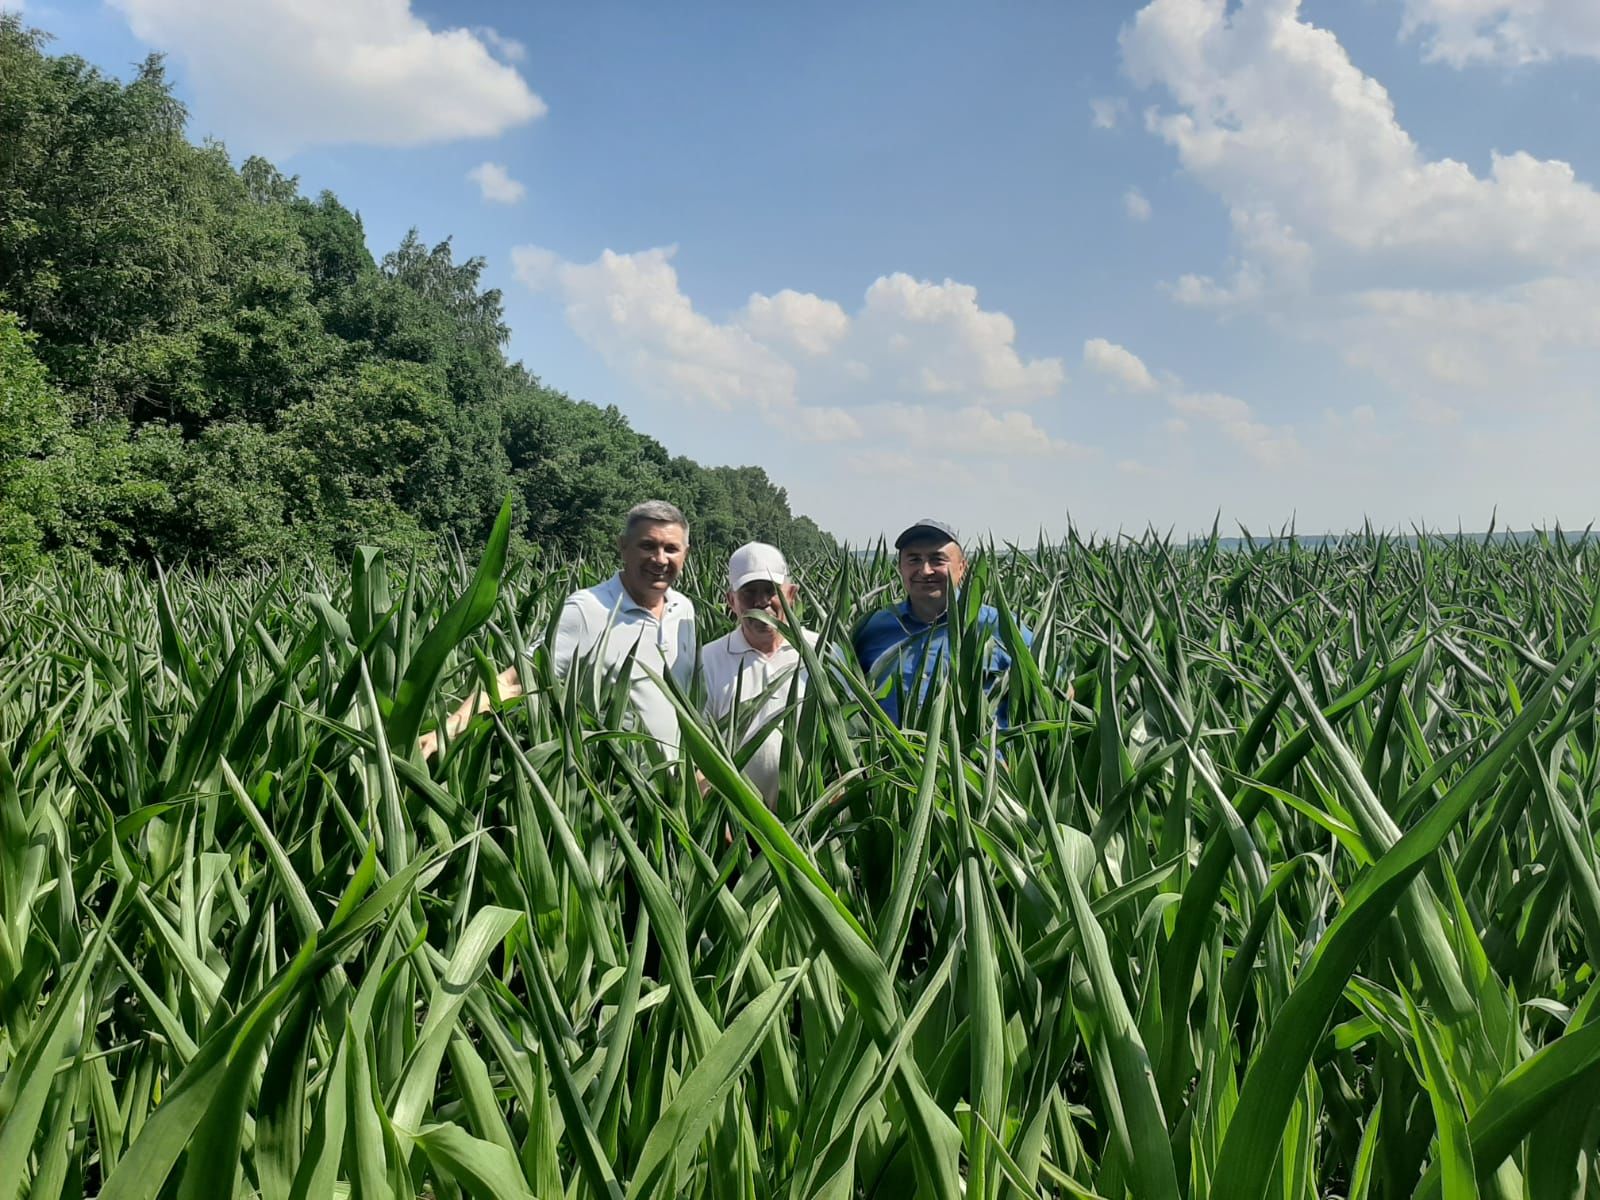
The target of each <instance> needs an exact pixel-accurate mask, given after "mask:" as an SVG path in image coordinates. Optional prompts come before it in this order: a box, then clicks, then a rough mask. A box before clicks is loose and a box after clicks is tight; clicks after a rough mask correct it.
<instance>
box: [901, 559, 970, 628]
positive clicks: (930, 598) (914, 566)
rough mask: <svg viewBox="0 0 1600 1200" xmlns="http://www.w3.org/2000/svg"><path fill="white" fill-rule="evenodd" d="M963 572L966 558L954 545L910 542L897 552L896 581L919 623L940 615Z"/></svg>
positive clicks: (958, 583)
mask: <svg viewBox="0 0 1600 1200" xmlns="http://www.w3.org/2000/svg"><path fill="white" fill-rule="evenodd" d="M966 569H967V557H966V555H964V554H963V553H962V552H961V547H960V546H958V545H956V544H955V543H954V542H938V541H934V540H931V539H930V540H928V541H925V542H911V543H909V544H908V545H907V546H905V547H904V548H903V549H902V550H901V551H900V581H901V582H902V583H904V584H905V585H906V599H907V600H909V601H910V602H911V611H912V612H913V613H915V614H916V615H917V617H918V619H919V620H923V621H931V620H933V619H934V618H936V617H938V616H939V615H940V614H941V613H943V612H944V610H945V606H946V605H947V604H949V603H950V592H951V590H952V589H953V588H955V587H957V586H959V585H960V583H961V576H962V575H963V574H964V573H965V572H966Z"/></svg>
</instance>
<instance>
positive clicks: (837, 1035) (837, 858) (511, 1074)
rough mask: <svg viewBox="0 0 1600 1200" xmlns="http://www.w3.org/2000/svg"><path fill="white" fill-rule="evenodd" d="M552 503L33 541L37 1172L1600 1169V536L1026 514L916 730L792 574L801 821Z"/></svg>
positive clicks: (4, 694) (1345, 1180)
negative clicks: (250, 565)
mask: <svg viewBox="0 0 1600 1200" xmlns="http://www.w3.org/2000/svg"><path fill="white" fill-rule="evenodd" d="M507 527H508V520H507V518H505V517H503V518H502V520H501V522H500V524H499V525H498V526H497V528H496V532H495V535H494V537H493V538H492V539H491V540H490V543H489V545H488V547H487V549H486V550H485V552H484V554H483V556H482V559H481V561H480V562H479V563H478V564H477V565H476V567H475V568H474V567H469V565H468V564H467V563H466V562H464V561H463V560H462V559H461V558H460V557H459V556H449V557H446V558H443V559H441V560H440V561H439V562H437V563H430V564H390V563H387V562H385V561H384V559H383V556H382V555H381V554H379V553H377V552H375V551H364V552H361V553H360V554H358V555H357V557H356V559H355V561H354V562H353V563H351V564H350V565H349V569H348V571H344V572H329V571H328V570H326V569H324V568H322V567H320V566H318V565H316V564H312V563H307V564H304V565H302V566H299V567H293V566H288V567H283V568H280V569H276V570H272V571H267V570H262V571H260V572H258V573H255V574H246V575H207V574H202V573H196V572H192V571H188V570H173V571H171V572H167V573H160V572H157V573H155V574H153V575H151V576H148V577H147V576H143V575H137V574H124V573H115V572H108V571H104V570H101V569H98V568H95V567H93V566H92V565H89V564H86V563H81V562H77V561H71V560H62V561H60V562H57V563H56V564H54V565H52V566H50V567H49V568H47V569H46V570H45V572H44V573H42V574H39V575H34V576H16V577H0V1200H11V1198H12V1197H23V1196H25V1197H28V1198H30V1200H54V1198H55V1197H61V1196H68V1197H77V1196H93V1195H99V1196H104V1197H108V1198H112V1200H128V1198H139V1197H143V1198H154V1197H167V1196H176V1197H185V1198H188V1197H193V1198H197V1200H199V1198H204V1200H213V1198H216V1197H235V1196H237V1197H244V1196H249V1197H256V1196H259V1197H262V1198H264V1200H289V1198H291V1197H294V1198H301V1197H304V1198H322V1197H327V1196H333V1195H349V1196H353V1197H360V1198H363V1200H364V1198H368V1197H415V1196H433V1197H457V1196H472V1197H494V1198H496V1200H501V1198H511V1197H517V1198H524V1197H539V1198H548V1200H555V1198H558V1197H573V1198H578V1197H583V1198H589V1197H594V1198H601V1197H604V1198H608V1200H617V1198H621V1197H629V1198H631V1197H646V1196H650V1197H668V1196H692V1197H740V1198H751V1200H754V1198H761V1200H765V1198H768V1197H773V1198H779V1197H781V1198H785V1200H802V1198H810V1197H852V1196H873V1197H906V1196H930V1197H942V1198H950V1200H953V1198H955V1197H960V1196H968V1197H974V1198H977V1197H983V1198H990V1197H1022V1196H1049V1197H1072V1198H1075V1200H1083V1198H1087V1197H1104V1198H1106V1200H1120V1198H1122V1197H1139V1198H1146V1197H1148V1198H1152V1200H1176V1198H1178V1197H1183V1198H1187V1200H1206V1198H1208V1197H1214V1198H1216V1200H1259V1198H1262V1197H1267V1196H1271V1197H1274V1198H1279V1197H1281V1198H1284V1200H1310V1198H1313V1197H1323V1196H1339V1197H1352V1198H1356V1197H1371V1198H1378V1197H1384V1198H1398V1197H1413V1196H1414V1197H1441V1198H1446V1200H1456V1198H1458V1197H1473V1196H1482V1197H1498V1198H1501V1200H1512V1198H1520V1197H1527V1198H1530V1200H1565V1198H1569V1197H1581V1196H1584V1195H1585V1194H1588V1195H1594V1194H1596V1192H1595V1189H1596V1188H1600V1168H1597V1165H1596V1151H1597V1148H1600V1145H1597V1144H1600V1014H1597V1013H1596V1006H1597V1004H1600V1001H1597V999H1596V997H1597V995H1600V992H1597V989H1596V987H1595V971H1596V968H1597V967H1600V872H1597V857H1596V836H1597V827H1600V801H1597V796H1600V791H1597V785H1600V756H1597V750H1596V741H1597V734H1600V728H1597V714H1596V672H1597V669H1600V651H1597V649H1596V646H1595V636H1596V631H1597V630H1600V587H1597V585H1596V582H1595V576H1594V567H1595V550H1594V547H1593V546H1592V545H1590V544H1589V543H1588V541H1587V540H1586V539H1585V540H1574V539H1570V538H1566V537H1559V536H1558V537H1541V538H1538V539H1533V540H1524V541H1481V542H1480V541H1469V540H1466V539H1461V538H1430V537H1417V538H1409V539H1401V538H1398V537H1394V536H1390V535H1383V534H1375V533H1371V532H1368V533H1364V534H1362V535H1361V536H1357V537H1350V538H1346V539H1343V540H1341V541H1338V542H1333V543H1327V544H1318V545H1314V546H1310V545H1301V544H1298V543H1296V542H1294V541H1293V540H1292V539H1290V540H1276V541H1272V542H1269V543H1263V544H1254V543H1249V542H1246V543H1245V544H1244V545H1243V546H1242V547H1241V548H1239V549H1232V548H1229V547H1227V546H1224V545H1223V544H1222V543H1221V542H1220V540H1219V539H1218V538H1217V537H1216V535H1215V534H1213V536H1212V537H1211V538H1210V539H1209V540H1205V541H1201V542H1198V543H1194V544H1175V543H1173V542H1171V541H1169V540H1165V539H1162V538H1159V537H1156V536H1154V535H1151V536H1146V537H1144V538H1143V539H1137V540H1125V539H1121V540H1116V541H1097V540H1087V541H1085V540H1081V539H1078V538H1076V537H1069V538H1068V539H1067V540H1066V541H1065V542H1062V543H1060V544H1056V545H1046V546H1043V547H1040V548H1039V549H1037V550H1034V551H1030V552H1028V553H1022V552H1018V551H1016V550H1014V549H1010V548H1001V549H996V548H993V547H990V548H989V549H988V550H987V551H986V552H984V553H982V554H979V555H978V556H977V557H976V564H975V567H974V570H973V572H972V574H971V576H970V578H969V580H968V581H967V584H966V586H965V587H964V589H963V590H962V591H961V592H960V593H959V595H958V597H957V601H956V605H955V610H954V611H953V612H952V613H951V614H950V621H951V627H952V636H951V661H950V662H949V667H948V670H947V671H945V672H943V673H942V674H941V675H940V676H939V677H938V679H937V681H936V682H935V684H934V685H933V686H931V687H930V688H929V689H928V691H927V693H926V694H924V695H919V696H910V697H906V698H905V700H906V702H905V703H904V704H903V706H902V714H903V723H902V725H901V726H899V727H897V726H895V725H894V724H893V723H891V722H890V721H889V720H887V718H885V716H884V715H883V712H882V710H881V709H880V708H879V706H878V704H877V702H876V697H875V695H874V692H873V690H872V687H871V685H869V684H868V682H867V681H866V680H865V679H864V678H863V676H862V674H861V673H860V672H859V671H858V670H857V669H856V668H855V666H854V665H853V664H852V663H851V662H850V661H849V659H848V654H847V652H844V649H843V648H845V647H847V646H848V637H849V632H850V629H851V627H852V625H853V624H854V623H855V621H857V620H858V619H860V618H861V617H862V616H864V615H865V614H866V613H867V612H868V611H870V610H871V609H872V608H873V607H875V606H876V605H878V604H880V603H883V602H885V601H886V600H889V599H892V598H894V595H895V592H894V578H895V576H894V568H893V563H892V558H891V557H890V554H889V552H886V551H885V550H884V549H883V548H882V547H881V546H880V547H878V548H877V549H876V550H875V551H870V552H867V553H862V554H844V553H841V554H839V555H838V556H836V557H833V558H829V559H822V560H817V561H812V562H808V563H804V564H800V565H801V567H802V571H801V574H802V582H803V586H804V589H805V594H806V597H807V603H806V609H805V612H804V614H803V617H804V619H805V620H806V623H807V624H808V625H810V626H811V627H812V628H815V629H818V630H819V631H820V632H821V633H822V639H821V642H820V643H819V646H818V648H817V650H816V651H812V650H810V649H809V648H808V649H807V650H806V656H807V659H808V668H809V681H810V682H809V687H808V689H807V690H806V693H805V695H804V697H803V698H797V697H791V701H790V703H789V705H788V707H787V709H786V711H785V712H784V714H783V715H782V716H781V717H780V718H779V719H778V721H777V723H778V724H779V725H780V726H781V728H782V734H783V737H784V743H783V744H784V750H783V758H782V785H781V788H780V795H779V798H778V802H777V804H776V806H775V808H771V809H769V808H768V807H767V806H766V805H765V804H764V803H763V802H762V800H761V798H760V796H759V794H758V793H757V792H756V791H755V790H753V789H752V787H751V786H750V785H749V784H748V783H747V782H746V781H745V780H744V778H743V777H742V775H741V774H740V772H739V765H740V759H741V755H742V754H746V753H748V752H749V751H748V750H745V751H741V750H739V749H737V747H738V746H739V743H740V739H739V738H738V737H737V736H735V731H734V730H733V728H732V725H731V723H730V724H729V725H727V726H724V725H723V724H719V723H716V722H709V721H705V720H703V719H701V718H700V717H699V716H697V714H696V708H695V696H694V694H693V692H692V691H690V692H689V693H688V694H676V693H675V698H676V700H677V702H678V703H679V705H680V708H681V717H682V729H683V745H682V748H681V751H680V755H679V758H678V759H677V760H676V761H671V760H668V761H663V759H662V757H661V755H660V754H659V753H658V752H657V751H656V750H655V748H654V746H653V744H647V743H646V742H645V741H644V740H643V739H642V738H641V736H640V735H639V734H636V733H633V732H630V731H629V729H628V727H627V723H626V722H624V721H622V720H621V719H620V717H621V714H622V710H623V705H624V704H625V700H626V696H625V690H624V689H622V688H619V687H616V686H608V685H607V682H606V681H605V680H604V679H598V680H597V679H594V678H591V677H586V676H585V668H584V667H583V665H582V664H580V665H579V667H578V668H576V669H575V670H574V671H573V672H572V673H571V674H570V675H569V676H568V677H566V678H561V679H558V678H556V677H555V676H554V675H553V673H552V671H551V668H550V663H549V660H548V657H547V655H546V653H545V650H544V645H545V642H546V640H547V638H548V634H549V630H550V626H551V622H552V621H553V619H554V616H555V614H556V612H557V610H558V608H559V605H560V602H561V599H562V597H563V596H564V595H565V594H566V593H567V592H568V591H570V590H571V589H572V588H574V587H579V586H584V585H586V584H589V583H592V582H595V581H597V580H598V579H600V578H601V577H603V576H604V575H606V574H609V572H610V570H611V567H610V565H609V564H607V563H603V562H599V561H572V562H564V563H553V562H550V561H547V560H544V559H538V558H535V559H534V560H532V561H530V562H524V563H521V564H513V565H508V564H507V562H506V545H507V537H506V532H507ZM719 567H720V564H718V563H714V562H709V561H698V560H697V561H694V562H693V563H692V565H691V569H690V570H689V572H687V574H686V577H685V580H684V583H683V586H685V587H686V588H687V589H688V590H689V591H690V592H691V593H692V594H693V595H694V596H695V597H696V599H697V601H698V603H699V608H700V613H701V630H702V637H703V638H704V639H709V638H711V637H714V636H716V635H717V634H718V633H720V632H721V631H722V629H723V628H726V622H727V618H726V617H725V616H723V615H722V613H721V604H720V601H719V599H718V597H719V594H720V571H719V569H718V568H719ZM982 602H987V603H990V604H993V605H995V606H996V607H997V608H998V609H999V612H1000V625H999V629H998V632H997V635H996V636H998V637H999V638H1001V639H1002V641H1003V642H1004V643H1005V644H1006V645H1007V646H1008V647H1009V649H1010V651H1011V653H1012V655H1013V657H1014V659H1015V663H1014V666H1013V667H1012V669H1011V670H1010V672H1009V673H1008V674H1007V675H1006V676H1005V677H1004V678H1003V679H1000V680H996V679H994V678H992V677H990V674H989V673H988V672H987V671H986V665H987V655H986V654H985V646H984V640H985V639H986V638H987V637H988V636H989V634H988V632H987V631H986V630H984V629H982V628H980V627H979V625H978V621H977V611H978V605H979V604H980V603H982ZM719 623H720V624H719ZM1022 626H1027V627H1028V628H1030V629H1032V630H1033V631H1034V633H1035V635H1036V636H1035V639H1034V643H1033V648H1032V651H1031V653H1030V652H1029V651H1028V649H1027V648H1026V647H1025V646H1024V645H1023V643H1022V640H1021V634H1020V628H1021V627H1022ZM507 663H516V664H518V666H519V670H520V671H521V673H522V675H523V682H524V685H525V690H524V694H523V695H522V696H521V697H518V698H516V699H507V700H497V701H496V703H494V704H493V706H492V708H491V711H490V712H488V713H487V714H484V715H482V716H480V717H479V718H478V719H476V720H475V721H474V722H473V723H472V724H471V725H470V726H469V727H468V728H467V729H466V730H465V731H464V732H463V733H462V734H461V735H460V736H459V737H457V738H456V739H455V740H454V741H450V742H447V743H446V744H445V745H444V747H443V749H442V751H441V753H440V754H439V755H438V757H437V758H436V759H431V760H424V759H423V758H422V757H421V755H420V754H419V753H418V751H417V749H416V741H417V737H418V735H419V733H421V732H424V731H426V730H428V729H430V728H433V727H435V726H437V725H440V724H442V723H443V716H444V714H445V713H446V712H447V711H448V710H449V709H450V708H452V707H453V706H454V704H455V703H456V702H457V701H458V700H459V699H460V698H462V697H463V696H465V695H466V694H467V693H468V692H470V691H472V690H474V689H476V688H479V687H493V681H494V678H495V675H496V673H497V672H498V671H499V670H500V669H501V668H503V666H504V665H505V664H507ZM1069 685H1070V687H1069ZM596 697H598V700H596ZM1002 703H1003V704H1005V705H1006V709H1007V717H1008V720H1007V721H1006V722H1004V723H997V722H996V720H995V714H996V712H997V710H998V708H999V706H1000V705H1001V704H1002Z"/></svg>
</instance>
